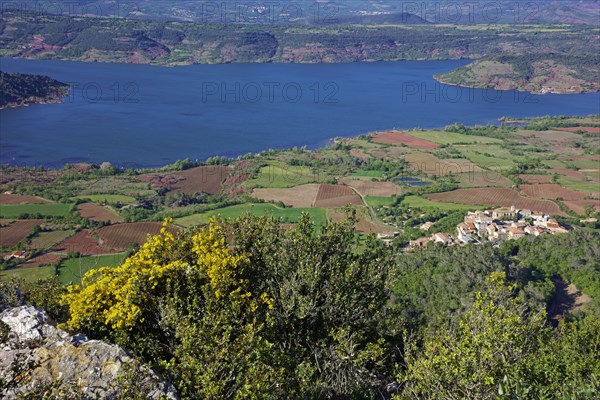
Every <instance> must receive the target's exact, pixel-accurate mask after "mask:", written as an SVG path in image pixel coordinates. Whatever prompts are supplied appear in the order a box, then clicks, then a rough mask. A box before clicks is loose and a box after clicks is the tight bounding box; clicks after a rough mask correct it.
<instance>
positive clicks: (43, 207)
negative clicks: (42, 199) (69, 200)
mask: <svg viewBox="0 0 600 400" xmlns="http://www.w3.org/2000/svg"><path fill="white" fill-rule="evenodd" d="M70 210H71V204H62V203H52V204H15V205H2V206H0V218H18V217H19V216H20V215H22V214H30V215H32V214H40V215H42V216H44V217H66V216H67V215H69V212H70Z"/></svg>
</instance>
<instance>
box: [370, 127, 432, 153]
mask: <svg viewBox="0 0 600 400" xmlns="http://www.w3.org/2000/svg"><path fill="white" fill-rule="evenodd" d="M372 141H373V142H375V143H381V144H391V145H395V144H404V145H406V146H408V147H412V148H415V149H436V148H438V145H437V144H436V143H433V142H429V141H427V140H423V139H419V138H416V137H414V136H410V135H405V134H403V133H400V132H398V131H391V132H383V133H378V134H376V135H375V136H373V139H372Z"/></svg>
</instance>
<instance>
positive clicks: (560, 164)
mask: <svg viewBox="0 0 600 400" xmlns="http://www.w3.org/2000/svg"><path fill="white" fill-rule="evenodd" d="M544 164H546V165H547V166H549V167H550V168H566V165H565V163H563V162H562V161H559V160H545V161H544Z"/></svg>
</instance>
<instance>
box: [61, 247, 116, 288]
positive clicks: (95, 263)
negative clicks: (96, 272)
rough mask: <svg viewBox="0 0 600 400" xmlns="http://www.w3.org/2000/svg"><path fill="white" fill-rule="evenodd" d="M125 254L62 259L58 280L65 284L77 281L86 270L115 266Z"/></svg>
mask: <svg viewBox="0 0 600 400" xmlns="http://www.w3.org/2000/svg"><path fill="white" fill-rule="evenodd" d="M125 256H126V253H118V254H110V255H107V256H87V257H77V258H69V259H66V260H63V261H62V262H61V263H60V264H59V266H58V280H59V281H60V282H61V283H63V284H65V285H66V284H68V283H70V282H73V283H79V282H80V281H81V276H82V275H83V274H85V273H86V272H88V271H90V270H92V269H97V268H102V267H116V266H118V265H120V264H121V263H122V262H123V260H124V259H125Z"/></svg>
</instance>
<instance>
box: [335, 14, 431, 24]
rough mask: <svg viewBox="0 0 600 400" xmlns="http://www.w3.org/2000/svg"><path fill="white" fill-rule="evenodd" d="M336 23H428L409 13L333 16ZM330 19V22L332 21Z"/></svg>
mask: <svg viewBox="0 0 600 400" xmlns="http://www.w3.org/2000/svg"><path fill="white" fill-rule="evenodd" d="M333 21H334V22H335V23H337V24H349V25H355V24H360V25H402V24H428V23H429V21H427V20H425V19H423V18H421V17H419V16H418V15H415V14H410V13H390V14H369V15H350V16H345V17H339V18H334V19H333ZM333 21H332V22H333Z"/></svg>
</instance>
